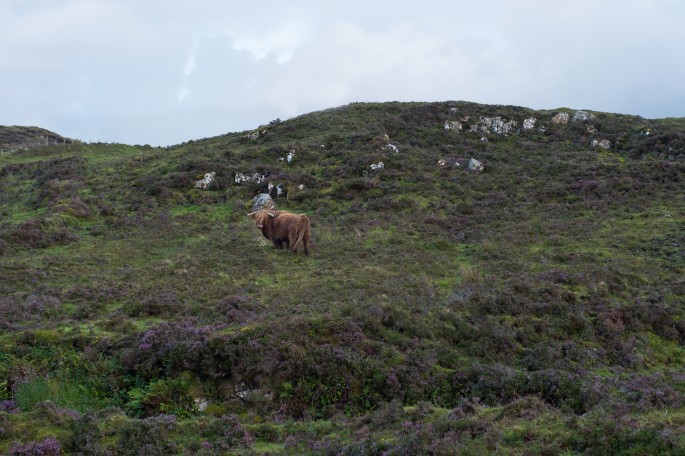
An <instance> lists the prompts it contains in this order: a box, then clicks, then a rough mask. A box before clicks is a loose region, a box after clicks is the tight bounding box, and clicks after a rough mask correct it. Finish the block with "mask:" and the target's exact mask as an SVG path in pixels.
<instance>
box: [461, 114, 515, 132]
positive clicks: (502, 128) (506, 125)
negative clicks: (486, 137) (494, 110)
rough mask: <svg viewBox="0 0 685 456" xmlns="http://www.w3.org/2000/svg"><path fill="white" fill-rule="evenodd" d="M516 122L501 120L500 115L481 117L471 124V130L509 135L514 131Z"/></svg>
mask: <svg viewBox="0 0 685 456" xmlns="http://www.w3.org/2000/svg"><path fill="white" fill-rule="evenodd" d="M516 129H517V124H516V121H515V120H503V119H502V118H501V117H481V118H480V119H479V120H478V122H477V123H476V124H474V125H472V126H471V128H470V130H471V131H473V132H479V131H481V132H483V133H495V134H497V135H505V136H506V135H509V134H511V133H515V132H516Z"/></svg>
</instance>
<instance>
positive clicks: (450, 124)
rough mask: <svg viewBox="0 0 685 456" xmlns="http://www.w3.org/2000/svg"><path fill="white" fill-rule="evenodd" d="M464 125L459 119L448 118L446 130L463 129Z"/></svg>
mask: <svg viewBox="0 0 685 456" xmlns="http://www.w3.org/2000/svg"><path fill="white" fill-rule="evenodd" d="M462 128H464V126H463V125H462V123H461V122H459V121H458V120H446V121H445V130H454V131H461V130H462Z"/></svg>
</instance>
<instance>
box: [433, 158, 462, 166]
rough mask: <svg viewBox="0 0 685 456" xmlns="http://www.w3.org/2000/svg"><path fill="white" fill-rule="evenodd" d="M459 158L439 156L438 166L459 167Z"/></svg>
mask: <svg viewBox="0 0 685 456" xmlns="http://www.w3.org/2000/svg"><path fill="white" fill-rule="evenodd" d="M459 160H460V159H457V158H441V159H440V160H438V166H439V167H441V168H450V167H453V166H454V167H457V168H459V167H461V163H459Z"/></svg>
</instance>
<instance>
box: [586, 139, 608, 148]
mask: <svg viewBox="0 0 685 456" xmlns="http://www.w3.org/2000/svg"><path fill="white" fill-rule="evenodd" d="M590 145H591V146H592V147H599V148H600V149H604V150H609V149H611V141H609V140H607V139H593V140H592V141H590Z"/></svg>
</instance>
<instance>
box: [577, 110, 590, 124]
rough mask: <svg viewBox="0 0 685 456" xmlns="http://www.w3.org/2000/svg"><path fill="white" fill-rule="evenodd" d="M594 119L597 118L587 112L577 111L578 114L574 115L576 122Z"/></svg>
mask: <svg viewBox="0 0 685 456" xmlns="http://www.w3.org/2000/svg"><path fill="white" fill-rule="evenodd" d="M594 118H595V116H594V114H591V113H589V112H587V111H576V113H575V114H573V121H574V122H586V121H588V120H592V119H594Z"/></svg>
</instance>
